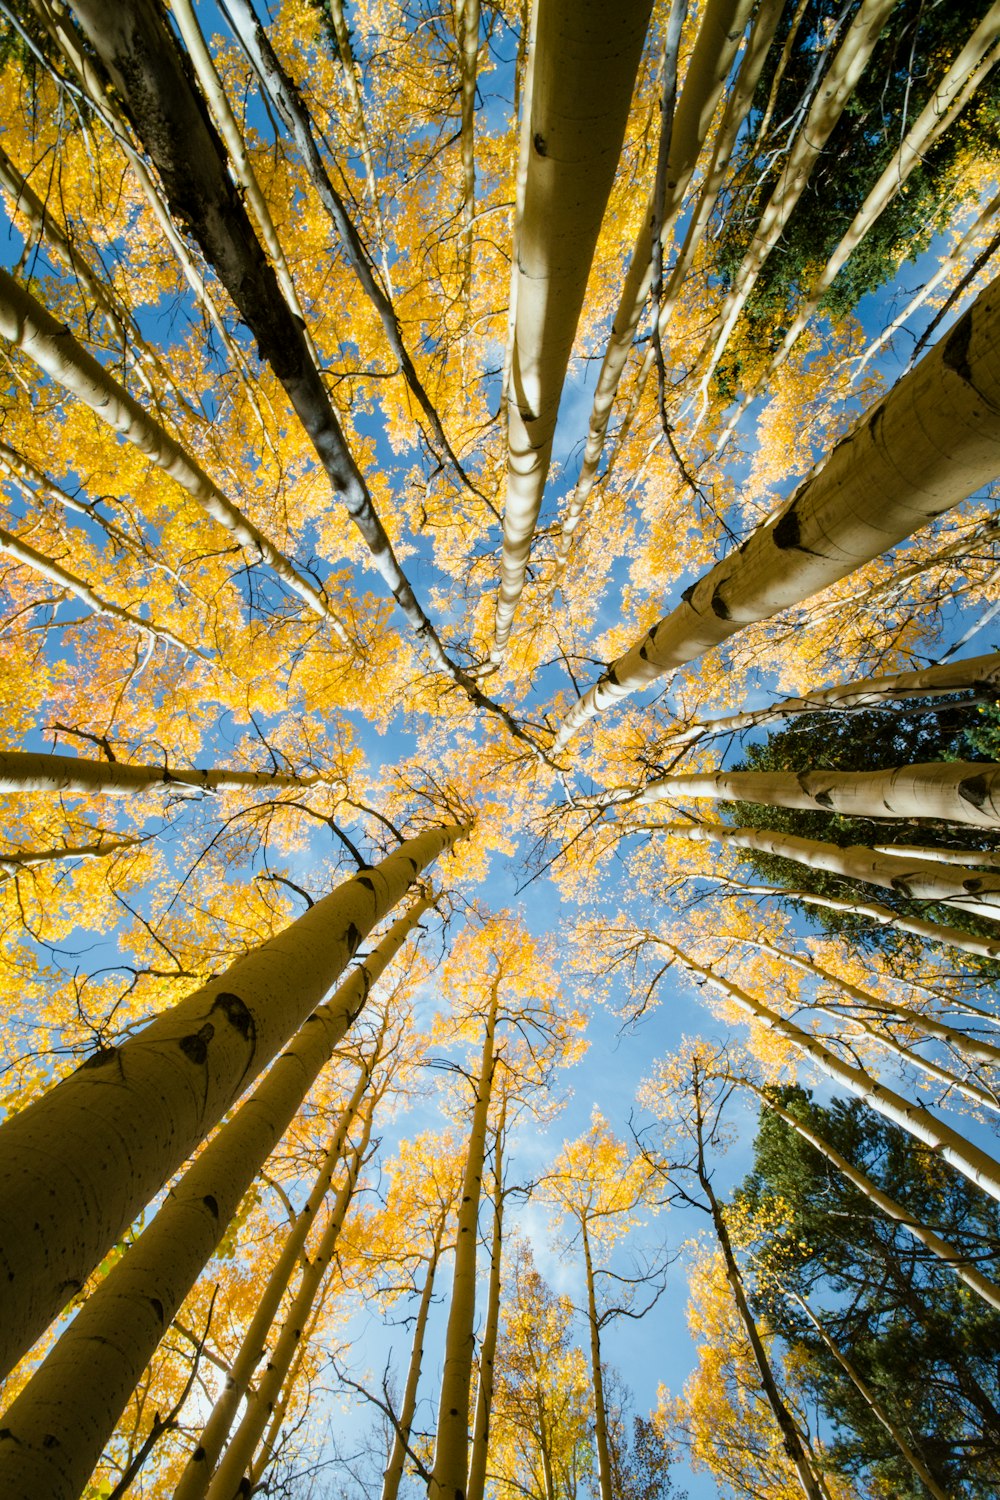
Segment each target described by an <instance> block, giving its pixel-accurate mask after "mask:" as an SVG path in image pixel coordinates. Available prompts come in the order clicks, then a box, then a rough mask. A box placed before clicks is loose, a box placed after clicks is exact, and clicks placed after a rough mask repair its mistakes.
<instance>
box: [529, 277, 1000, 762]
mask: <svg viewBox="0 0 1000 1500" xmlns="http://www.w3.org/2000/svg"><path fill="white" fill-rule="evenodd" d="M998 414H1000V282H993V283H992V284H991V285H990V286H988V287H987V288H986V289H985V291H983V292H982V293H980V295H979V297H977V299H976V301H975V302H974V303H973V304H972V306H971V307H970V308H969V310H968V311H967V312H966V313H965V314H964V315H963V317H962V318H961V319H959V321H958V323H957V324H956V325H955V327H954V328H953V329H952V331H951V332H950V333H949V334H948V336H947V338H945V339H943V340H942V342H941V343H940V344H937V345H936V346H935V347H934V348H933V349H931V350H930V351H929V352H928V353H927V354H926V355H925V356H924V358H923V359H922V360H921V361H920V363H919V364H918V365H916V366H915V367H914V369H912V370H911V371H910V372H909V373H908V374H906V375H904V376H903V377H902V379H900V380H899V381H897V383H896V385H895V386H894V387H893V388H892V390H891V391H890V392H889V394H888V395H887V396H886V397H885V399H884V400H882V401H880V402H879V403H878V404H877V405H876V406H875V407H874V408H873V409H871V410H870V411H869V412H868V413H867V414H866V416H865V417H864V418H863V419H862V420H861V421H860V422H859V424H858V426H857V427H856V428H855V429H854V431H853V432H852V433H851V434H850V435H849V436H848V437H846V438H844V439H843V440H842V441H841V442H840V443H838V444H837V446H836V447H835V448H834V449H833V450H832V452H831V453H830V454H829V455H828V456H827V458H826V460H825V461H824V462H823V463H821V464H820V465H818V466H817V468H816V469H815V470H814V471H813V472H812V473H811V474H810V475H809V476H808V477H807V478H806V479H805V480H804V481H803V483H802V484H801V485H800V486H799V487H798V489H797V490H796V491H795V493H794V494H793V495H792V496H791V498H790V499H789V500H788V501H786V502H785V503H784V504H783V505H782V506H781V508H780V510H779V511H778V512H777V514H776V515H774V516H773V517H772V518H770V519H769V520H768V521H766V522H765V523H764V524H763V525H762V526H759V527H758V528H757V530H756V531H755V532H754V533H753V534H752V535H751V536H750V537H749V538H748V539H747V540H746V541H745V542H744V543H743V544H742V545H741V546H740V547H739V548H738V549H737V550H735V551H733V552H731V553H729V554H728V555H727V556H726V557H724V558H722V559H721V561H720V562H718V563H716V564H715V566H714V567H712V568H710V569H709V571H708V572H707V573H706V574H705V575H704V576H703V577H702V578H701V579H699V580H698V582H697V583H695V584H693V585H692V586H691V588H690V589H688V590H686V591H685V594H684V597H683V600H682V602H681V603H680V604H679V605H678V606H677V608H676V609H674V611H673V612H672V613H671V614H669V615H667V616H666V617H665V619H663V620H661V621H660V622H659V624H657V625H654V626H653V628H652V629H651V630H650V631H648V632H647V633H646V635H645V636H644V637H643V638H642V639H641V640H639V641H637V642H636V644H635V645H634V646H633V647H632V648H631V649H630V650H629V651H627V652H626V653H625V655H624V656H622V657H619V659H618V660H617V661H616V662H614V663H612V665H611V666H610V667H608V669H607V670H606V671H605V673H604V674H603V676H602V677H601V678H600V679H599V680H598V681H597V682H596V683H595V684H594V685H593V686H592V687H591V688H589V689H588V691H587V692H586V693H585V694H584V696H583V697H582V698H581V699H580V701H579V702H578V703H577V704H576V705H574V707H573V708H572V709H571V710H570V711H569V712H568V713H567V714H566V716H565V717H564V719H563V721H562V724H561V726H560V729H559V733H558V735H557V738H556V742H555V745H554V747H553V749H554V750H555V751H558V750H560V749H562V747H563V746H564V745H566V744H567V742H568V741H569V740H570V738H571V737H572V736H573V734H575V732H576V730H577V729H578V728H579V727H580V726H581V725H582V724H583V723H585V722H586V720H587V719H589V718H591V717H593V715H594V714H596V713H599V712H601V710H602V709H604V708H607V707H609V706H610V705H611V704H612V703H616V702H618V701H619V700H620V699H622V698H626V697H628V696H629V695H630V694H631V693H634V692H636V691H637V690H638V689H639V688H641V687H643V686H644V685H645V684H646V683H648V682H652V681H654V680H655V679H656V678H657V677H660V676H662V675H663V673H665V672H668V671H670V670H671V669H672V668H674V667H679V666H682V665H684V664H685V663H687V662H690V661H694V660H695V659H696V658H697V657H699V656H701V655H702V654H703V653H704V652H705V651H708V650H710V649H711V648H712V647H713V646H717V645H719V644H720V643H721V642H722V641H725V640H728V639H729V638H730V637H731V636H733V635H735V634H736V633H737V631H739V630H741V629H742V628H743V627H744V626H746V625H750V624H753V623H754V622H755V621H758V620H765V619H770V618H771V617H772V616H773V615H776V614H778V613H779V612H780V611H781V610H784V609H788V608H789V607H790V606H792V605H794V604H798V603H800V602H801V601H803V600H805V599H808V598H809V597H810V595H812V594H814V593H816V592H818V590H820V589H822V588H826V587H827V586H828V585H829V584H832V583H836V582H837V581H838V580H839V579H841V578H845V577H846V576H847V575H848V574H849V573H852V572H853V571H854V569H855V568H858V567H860V566H861V565H862V564H863V563H866V562H868V561H869V559H871V558H873V557H877V556H878V555H879V554H880V553H882V552H884V551H885V550H886V549H887V548H889V547H891V546H893V545H895V543H896V542H899V541H902V540H903V538H904V537H907V536H909V535H910V534H911V533H912V532H914V531H916V530H917V529H918V528H919V527H920V526H921V525H924V524H925V523H926V522H927V521H929V520H931V519H933V518H934V517H935V516H938V515H940V514H942V513H943V512H944V511H946V510H948V509H949V508H950V507H951V506H953V505H956V504H957V503H958V502H959V501H960V500H964V499H965V497H966V496H967V495H970V494H972V493H973V492H974V491H975V490H977V489H979V488H980V486H982V485H984V484H989V483H990V482H991V481H992V480H994V479H995V478H996V477H997V474H998V473H1000V424H998V421H997V417H998Z"/></svg>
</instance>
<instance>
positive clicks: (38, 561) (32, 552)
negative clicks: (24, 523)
mask: <svg viewBox="0 0 1000 1500" xmlns="http://www.w3.org/2000/svg"><path fill="white" fill-rule="evenodd" d="M0 552H4V553H6V555H7V556H8V557H12V558H13V559H14V561H15V562H19V563H23V564H24V565H25V567H28V568H32V569H33V570H34V571H35V572H36V573H38V574H39V575H40V576H41V577H42V578H47V579H48V580H49V582H50V583H54V584H56V586H57V587H58V588H61V589H65V590H66V592H67V593H70V594H72V595H73V596H74V597H75V598H77V599H79V600H80V601H81V603H83V604H86V606H87V608H88V609H92V610H93V611H94V613H95V614H96V615H108V616H110V617H111V618H112V619H115V620H122V621H123V622H124V623H125V624H126V625H129V626H131V628H132V629H133V630H135V631H137V632H138V633H139V635H141V636H143V637H145V638H146V639H147V640H151V641H157V640H158V641H163V642H164V644H166V645H168V646H176V647H177V649H178V650H179V651H183V652H184V654H185V655H186V656H196V657H198V658H199V659H200V660H201V661H211V657H210V656H209V655H208V654H207V652H205V651H202V650H201V648H200V647H199V646H193V645H192V644H191V642H190V641H186V640H184V639H183V637H182V636H179V635H177V634H176V632H175V631H173V630H171V629H170V628H169V626H167V625H162V624H160V623H159V622H158V621H156V620H146V619H144V618H143V617H142V615H139V614H136V613H135V612H134V611H133V610H130V609H124V608H123V607H122V606H121V605H120V604H114V603H112V601H111V600H110V599H105V598H104V597H103V596H102V595H101V594H99V593H98V592H97V590H96V589H94V588H92V587H91V585H90V584H89V583H87V582H86V581H85V580H84V579H82V578H78V577H77V576H76V574H75V573H71V572H70V570H69V569H68V568H64V567H63V566H62V564H61V563H59V562H56V561H55V559H54V558H51V557H45V556H44V555H43V554H42V553H41V552H39V551H37V550H36V549H35V548H34V547H32V546H31V545H30V544H29V543H28V542H26V541H24V539H23V538H22V537H19V536H14V535H13V533H11V532H9V531H5V530H4V528H3V527H2V526H0Z"/></svg>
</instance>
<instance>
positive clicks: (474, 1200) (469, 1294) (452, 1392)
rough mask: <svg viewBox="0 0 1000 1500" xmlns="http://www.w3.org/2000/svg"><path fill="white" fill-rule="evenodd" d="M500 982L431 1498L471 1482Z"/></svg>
mask: <svg viewBox="0 0 1000 1500" xmlns="http://www.w3.org/2000/svg"><path fill="white" fill-rule="evenodd" d="M499 995H500V981H499V979H496V980H494V981H493V984H492V987H491V991H490V1002H489V1008H488V1010H487V1012H486V1022H485V1030H484V1035H483V1050H482V1054H481V1056H480V1063H479V1077H478V1078H477V1080H476V1104H475V1108H474V1110H473V1113H472V1125H471V1128H470V1130H469V1146H468V1150H467V1153H466V1158H465V1174H464V1178H463V1183H462V1202H461V1207H460V1208H459V1213H458V1231H457V1238H456V1241H455V1274H454V1279H453V1281H452V1292H451V1305H450V1307H449V1309H448V1327H447V1331H446V1333H445V1347H444V1372H443V1374H442V1377H441V1398H440V1402H439V1405H438V1423H437V1436H436V1442H435V1448H434V1468H433V1472H432V1474H431V1480H430V1484H429V1485H428V1487H427V1493H428V1495H429V1497H430V1500H460V1497H464V1496H465V1494H466V1490H467V1488H468V1482H469V1396H470V1392H471V1388H472V1356H473V1352H474V1350H475V1343H476V1339H475V1333H474V1330H473V1324H474V1322H475V1316H476V1248H477V1242H478V1239H479V1203H480V1199H481V1197H482V1190H483V1167H484V1164H485V1161H486V1136H487V1125H488V1121H489V1113H490V1100H491V1098H492V1094H493V1077H494V1073H495V1070H496V1052H495V1042H496V1024H497V1010H498V1007H499Z"/></svg>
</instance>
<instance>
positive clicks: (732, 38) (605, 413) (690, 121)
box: [556, 0, 752, 578]
mask: <svg viewBox="0 0 1000 1500" xmlns="http://www.w3.org/2000/svg"><path fill="white" fill-rule="evenodd" d="M751 8H752V7H751V6H750V5H748V4H747V3H746V0H707V3H706V6H705V10H704V13H703V15H702V19H701V25H700V27H699V30H698V35H697V37H696V39H695V44H694V50H693V52H692V54H691V60H690V62H689V64H688V70H687V75H686V77H685V79H684V86H683V88H682V89H681V93H680V97H679V99H678V101H677V108H676V110H675V112H674V123H673V130H672V132H671V138H670V158H669V162H668V166H667V196H666V197H665V199H664V204H663V224H662V231H663V232H664V233H665V232H666V230H667V229H668V227H669V226H670V225H671V224H672V223H673V222H674V221H675V219H676V217H677V215H678V213H679V212H680V209H681V205H682V203H683V200H684V195H685V193H686V192H687V189H688V186H689V184H690V182H691V176H692V174H693V172H694V168H695V164H696V162H697V160H698V155H699V153H700V151H701V148H702V145H703V144H704V141H705V138H706V136H707V135H708V131H709V128H710V126H711V123H712V120H713V118H714V116H715V111H716V109H717V107H718V104H719V100H720V99H721V97H722V92H723V89H724V88H725V83H726V79H727V77H728V75H729V70H730V68H731V66H732V62H733V58H734V57H735V55H736V48H737V46H738V45H739V40H740V37H741V35H742V33H743V28H744V26H745V25H746V22H747V18H748V16H749V14H750V11H751ZM652 228H653V203H652V200H650V203H649V205H648V207H647V210H646V213H645V214H644V216H643V220H642V225H641V227H640V229H639V234H638V237H637V239H636V243H635V248H634V250H633V251H632V258H631V260H630V262H629V267H628V271H627V272H626V276H625V283H624V286H623V287H622V294H621V298H620V300H619V303H618V310H617V312H616V313H615V318H614V322H613V323H612V325H611V335H610V337H609V339H608V345H607V348H606V350H605V353H604V360H603V363H602V365H601V372H600V375H599V376H598V379H597V389H596V390H595V392H594V403H593V409H592V411H591V415H590V429H589V431H588V433H587V445H586V448H585V449H584V454H583V461H582V463H581V466H580V475H579V478H578V479H577V482H576V488H575V490H574V491H573V495H572V498H571V499H570V502H569V504H568V506H567V507H566V510H565V513H564V515H563V519H562V527H561V532H560V536H559V539H558V541H557V543H556V568H557V578H558V573H559V572H561V571H562V569H563V568H564V567H565V564H566V559H567V557H568V556H569V552H570V548H571V547H572V545H573V533H574V532H575V531H576V529H577V527H578V526H579V524H580V521H581V519H582V517H583V514H584V512H585V510H586V508H587V503H588V500H589V498H590V492H591V490H592V489H593V487H594V482H595V480H596V478H597V470H598V466H599V464H600V461H601V454H602V453H603V451H604V443H605V439H606V438H607V432H608V424H609V422H610V421H611V412H612V408H613V406H614V402H615V396H616V395H617V392H618V386H619V383H620V381H621V378H622V373H623V371H624V369H625V364H626V361H627V359H628V356H629V353H630V352H631V349H632V344H633V341H634V339H635V334H636V330H637V329H638V327H639V320H640V318H641V316H642V309H643V307H644V306H645V303H646V298H647V297H648V296H649V289H650V286H651V284H652V277H653V239H652Z"/></svg>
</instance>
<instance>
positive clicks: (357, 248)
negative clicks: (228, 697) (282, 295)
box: [223, 0, 469, 602]
mask: <svg viewBox="0 0 1000 1500" xmlns="http://www.w3.org/2000/svg"><path fill="white" fill-rule="evenodd" d="M223 8H224V9H225V11H226V14H227V15H228V17H229V19H230V22H231V23H232V26H233V29H234V31H235V32H236V35H237V36H238V38H239V40H240V42H241V43H242V45H243V47H244V48H245V49H246V52H247V55H248V56H249V58H250V60H251V62H252V63H253V65H254V68H255V69H256V71H257V73H258V76H259V77H260V79H261V81H262V83H263V84H264V87H265V88H266V89H267V92H268V94H269V95H270V97H271V99H272V100H273V101H274V104H275V106H276V108H277V110H278V112H279V113H280V115H281V117H282V119H283V121H284V123H285V125H286V126H287V127H288V129H289V130H290V131H291V133H292V135H293V136H294V138H295V143H296V145H297V146H298V148H299V151H300V153H301V155H302V158H303V160H304V161H305V163H306V167H307V169H308V172H309V176H310V178H311V179H312V183H313V186H314V187H315V189H316V192H317V194H318V195H319V199H320V202H321V203H322V204H323V207H324V208H325V209H326V211H327V213H328V214H329V216H330V218H331V220H332V221H333V223H334V225H335V226H336V229H337V233H338V234H339V236H340V240H341V243H342V245H343V247H344V250H345V252H346V255H347V258H348V260H349V261H350V264H351V268H352V270H353V271H354V273H355V275H356V276H357V278H358V280H359V282H360V283H361V286H362V287H363V289H364V292H365V295H366V296H367V297H368V298H369V300H370V301H371V303H372V305H373V306H374V308H375V310H376V312H377V313H378V316H379V320H380V322H381V324H382V328H383V331H384V333H385V336H386V340H387V342H388V344H389V347H390V348H391V349H392V352H393V354H394V355H395V356H396V358H397V359H398V360H399V366H400V370H401V371H402V374H403V378H404V379H405V381H406V384H407V385H408V386H409V388H410V390H411V391H412V393H413V395H414V397H415V399H416V401H417V404H418V406H419V407H420V409H421V411H422V412H423V414H424V416H425V417H426V419H427V424H428V426H429V427H430V430H431V432H432V434H433V436H434V442H435V444H436V445H437V447H438V448H439V449H440V451H441V453H442V454H443V455H444V458H445V461H446V462H447V464H448V466H449V468H450V469H451V470H452V473H453V474H454V476H455V477H456V479H457V481H458V483H459V484H460V485H461V486H463V487H464V486H467V485H468V483H469V481H468V479H467V478H466V476H465V472H464V470H463V469H462V465H461V463H460V462H459V460H458V458H457V457H456V456H455V453H454V451H453V449H452V446H451V444H450V443H449V441H448V438H447V437H446V436H445V431H444V428H443V427H442V425H441V418H440V416H439V415H438V413H437V411H436V410H435V408H434V406H433V404H432V403H431V399H430V397H429V396H428V394H427V391H426V390H425V388H424V386H423V384H422V382H421V380H420V377H419V375H418V374H417V370H416V366H415V365H414V363H413V359H412V357H411V355H410V353H409V350H408V349H407V347H406V345H405V343H404V342H403V331H402V328H401V327H400V323H399V318H398V317H397V315H396V310H395V308H394V307H393V305H392V303H391V302H390V300H389V298H388V297H387V295H386V293H385V292H384V291H383V289H382V287H381V286H380V285H379V280H378V274H377V272H376V271H375V268H374V266H373V265H372V262H371V257H370V256H369V254H368V251H367V250H366V248H365V246H364V244H363V242H362V240H361V236H360V235H359V234H358V232H357V230H356V229H355V227H354V224H353V223H352V222H351V219H350V217H349V216H348V213H347V209H346V207H345V205H344V202H343V200H342V199H341V197H340V194H339V193H338V192H337V190H336V188H335V187H334V186H333V183H332V182H331V181H330V177H329V174H328V172H327V170H326V168H325V166H324V165H323V160H322V158H321V156H320V154H319V149H318V147H317V145H316V139H315V131H314V129H313V125H312V121H311V119H310V117H309V113H308V111H307V109H306V106H305V103H304V102H303V99H302V95H301V93H300V92H299V90H298V89H297V88H296V86H295V84H294V83H293V82H292V79H291V78H290V77H289V75H288V74H287V73H286V72H285V70H284V68H283V67H282V65H281V62H280V61H279V59H278V55H277V53H276V52H275V50H274V48H273V47H272V46H271V42H270V39H269V38H268V35H267V32H266V31H265V30H264V28H263V26H261V24H260V22H259V21H258V20H257V17H256V16H255V14H254V12H253V8H252V6H251V5H250V3H249V0H224V6H223ZM272 363H273V361H272ZM275 373H276V374H277V373H278V371H277V370H276V371H275ZM280 378H281V377H280V374H279V379H280ZM286 389H287V387H286ZM289 394H291V392H289ZM293 404H294V398H293ZM299 414H300V416H301V415H302V413H301V412H300V413H299ZM330 415H331V416H332V415H333V413H332V408H331V412H330ZM334 420H336V419H335V418H334ZM307 430H308V428H307ZM310 436H312V433H310ZM345 456H346V448H345ZM320 457H321V458H322V457H323V455H322V454H320ZM357 478H358V479H360V476H357ZM361 483H362V484H363V481H361ZM357 504H358V501H357V498H355V499H354V507H355V508H356V506H357ZM348 506H349V509H351V514H352V518H353V519H354V520H355V521H356V522H357V521H358V516H357V515H356V514H355V508H352V506H351V497H350V496H348ZM368 507H369V509H371V502H370V500H369V501H368ZM372 517H374V511H372ZM375 519H377V518H375ZM379 524H380V523H379ZM369 530H371V519H370V520H369ZM371 534H372V535H374V531H372V533H371ZM365 539H366V540H367V541H368V543H369V546H371V545H372V542H371V540H369V536H368V534H367V533H366V534H365ZM387 544H388V543H386V545H387ZM393 561H395V559H394V558H393ZM397 571H398V569H397ZM386 576H387V575H386ZM387 581H388V576H387ZM397 602H398V601H397Z"/></svg>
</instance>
